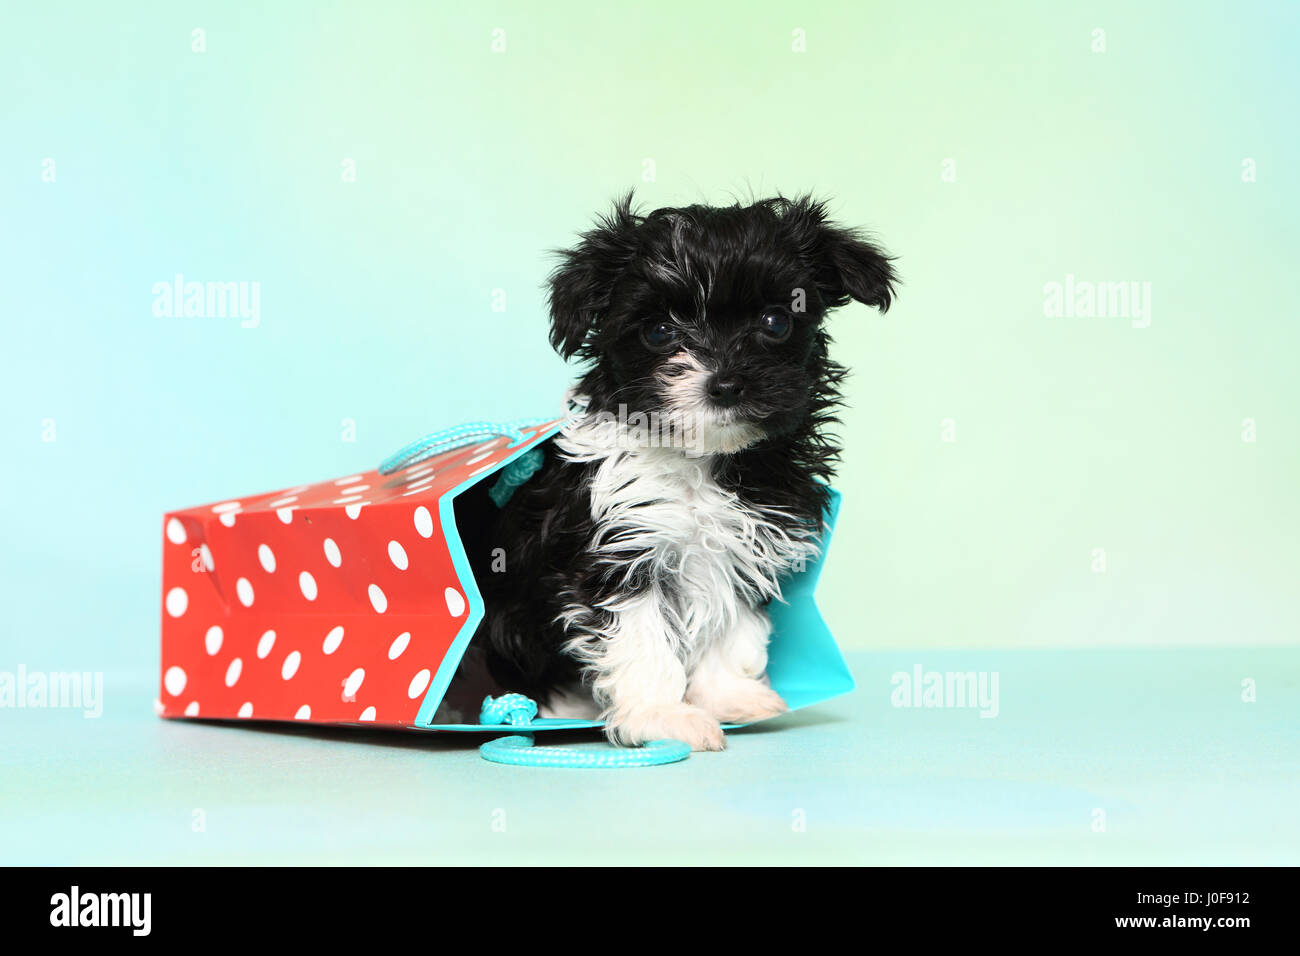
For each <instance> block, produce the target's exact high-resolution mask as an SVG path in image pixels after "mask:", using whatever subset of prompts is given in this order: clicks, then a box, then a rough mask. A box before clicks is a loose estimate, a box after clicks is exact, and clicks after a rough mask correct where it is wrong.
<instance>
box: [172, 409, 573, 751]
mask: <svg viewBox="0 0 1300 956" xmlns="http://www.w3.org/2000/svg"><path fill="white" fill-rule="evenodd" d="M552 433H553V431H550V430H547V429H542V430H540V431H539V432H538V433H537V434H530V437H529V438H528V439H527V441H526V443H525V444H531V443H534V442H541V441H545V440H546V438H548V437H549V436H550V434H552ZM507 444H508V443H507V442H505V441H504V440H502V441H487V442H481V443H479V444H477V445H475V446H473V447H466V448H460V449H456V450H453V451H451V452H447V453H445V454H443V455H439V456H437V457H434V458H432V459H430V460H429V461H427V462H423V463H421V464H419V465H418V466H416V467H413V468H410V469H407V470H406V471H405V472H398V473H396V474H394V475H379V474H377V473H375V472H359V473H357V474H353V475H350V476H348V477H347V478H340V479H337V480H326V481H324V482H319V483H316V484H310V485H300V486H296V487H292V488H284V489H282V490H279V491H275V492H270V493H267V494H263V495H254V496H245V497H242V498H239V499H229V500H226V501H221V502H218V503H216V504H208V505H202V506H199V507H196V508H190V509H184V510H181V511H177V512H174V513H171V514H167V515H165V516H164V517H163V529H162V530H163V588H162V597H163V601H162V603H163V613H162V621H163V654H162V668H161V671H160V673H161V685H162V686H161V689H160V690H159V692H158V703H157V706H158V708H159V710H160V713H161V714H162V716H164V717H191V718H195V717H198V716H199V715H200V714H202V715H203V718H205V719H218V720H220V719H231V718H235V717H237V718H241V719H255V720H279V721H288V720H306V721H312V722H324V723H338V724H352V725H355V724H357V723H365V724H374V725H377V726H387V727H410V726H412V725H414V724H415V722H416V718H417V715H418V714H419V713H420V708H421V706H422V705H424V704H426V703H427V704H429V706H433V704H436V701H429V700H426V698H427V697H428V694H429V689H430V688H431V687H433V686H434V684H435V682H437V683H438V685H439V686H442V685H443V683H444V682H445V673H446V672H445V669H444V665H445V666H446V667H449V668H452V669H454V666H455V663H456V662H455V661H454V660H451V659H450V658H448V657H447V654H448V651H449V649H450V648H451V646H452V645H453V643H454V642H456V640H457V637H458V636H460V635H461V632H462V630H463V629H464V628H465V627H466V626H467V625H468V623H469V620H470V614H469V604H470V597H471V596H472V595H473V594H474V593H475V592H474V591H472V590H471V589H472V588H473V582H472V580H470V579H468V578H467V577H462V576H461V574H460V573H459V572H458V571H457V568H456V559H455V558H453V555H452V551H453V549H452V547H451V546H450V542H449V540H448V539H449V536H451V537H452V540H454V535H455V529H454V528H447V527H444V526H443V522H442V515H443V514H444V513H449V510H448V501H449V500H450V499H449V498H448V497H447V496H448V495H449V493H451V492H453V491H456V490H458V489H460V488H461V486H467V485H468V484H470V483H474V482H477V481H484V480H486V481H488V482H491V480H492V478H491V475H492V474H493V473H494V472H495V471H496V470H497V469H498V468H500V467H501V466H502V465H503V464H504V462H505V461H506V459H507V458H510V457H512V456H513V455H514V454H516V452H519V451H520V450H521V448H519V447H517V448H513V449H507ZM474 472H479V474H478V475H477V476H475V475H474V474H473V473H474ZM155 527H156V526H155ZM456 550H457V552H459V549H458V548H457V549H456Z"/></svg>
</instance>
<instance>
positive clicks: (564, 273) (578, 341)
mask: <svg viewBox="0 0 1300 956" xmlns="http://www.w3.org/2000/svg"><path fill="white" fill-rule="evenodd" d="M639 222H640V217H639V216H637V215H636V214H635V213H634V212H633V211H632V193H631V192H630V191H629V192H628V193H627V195H626V196H623V197H621V198H620V199H618V200H617V201H616V202H615V203H614V209H613V211H612V212H611V213H610V214H609V215H607V216H601V217H600V218H599V219H598V220H597V222H596V227H595V228H594V229H591V230H589V231H587V232H584V233H583V234H582V239H581V241H580V242H579V243H578V245H577V246H575V247H574V248H572V249H561V250H558V254H559V256H560V265H559V266H558V267H557V268H556V269H555V271H554V272H552V273H551V294H550V300H551V346H552V347H553V348H554V349H555V351H557V352H559V353H560V354H561V355H562V356H564V357H565V358H566V359H568V358H572V357H573V356H574V355H575V354H577V353H578V352H579V351H580V350H581V349H582V346H583V343H585V342H586V341H587V336H588V335H589V334H590V333H591V332H592V331H593V330H594V329H595V327H596V323H597V321H598V320H599V319H600V316H601V314H602V313H603V312H604V311H605V310H606V309H607V308H608V307H609V303H610V297H611V295H612V293H613V291H614V285H615V283H617V282H618V280H619V277H620V276H622V274H623V271H624V270H625V269H626V268H627V266H628V264H629V263H630V262H631V261H632V257H633V256H634V255H635V254H636V228H637V225H638V224H639Z"/></svg>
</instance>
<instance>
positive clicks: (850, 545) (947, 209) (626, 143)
mask: <svg viewBox="0 0 1300 956" xmlns="http://www.w3.org/2000/svg"><path fill="white" fill-rule="evenodd" d="M1141 6H1142V9H1140V10H1135V9H1133V7H1134V5H1133V4H1129V3H1118V2H1117V3H1089V4H1070V5H1067V4H1055V3H1027V2H1026V3H1015V4H1010V3H992V4H970V5H968V4H959V3H956V2H951V3H933V4H927V3H898V4H876V3H865V2H843V3H814V4H809V3H802V2H800V3H794V2H789V3H777V2H746V3H710V4H700V3H691V2H660V3H654V4H636V5H634V4H630V3H617V4H615V3H606V4H595V3H592V4H582V5H575V4H568V3H545V4H543V3H531V2H529V3H526V2H516V3H507V4H503V3H472V4H471V3H462V4H448V3H438V4H433V3H417V2H411V3H406V4H401V3H353V4H341V3H333V4H325V3H307V2H299V3H285V2H278V3H275V4H251V3H250V4H229V3H216V2H213V3H180V2H165V3H164V2H155V3H133V4H130V5H128V6H127V7H119V8H116V9H109V8H108V7H106V6H105V5H102V4H95V3H89V2H79V3H58V2H49V3H41V4H25V5H16V4H9V5H7V6H6V8H5V10H4V12H3V13H2V14H0V318H2V319H3V323H4V327H3V344H2V345H0V354H2V355H3V374H0V443H2V445H0V447H3V448H4V449H5V453H4V456H3V467H0V500H2V501H3V502H4V508H3V509H2V510H0V602H2V603H0V608H2V609H3V613H0V671H12V670H14V669H15V668H17V667H19V666H25V667H26V668H27V670H28V671H29V672H30V671H103V672H104V677H105V687H106V691H105V694H106V698H107V700H106V703H105V709H104V719H103V720H99V721H94V720H91V721H86V720H83V719H82V717H81V715H80V714H79V713H76V712H73V711H44V712H37V711H22V712H15V713H8V714H4V715H2V716H3V719H4V725H3V729H2V732H0V784H2V785H0V811H3V812H0V844H3V845H4V846H5V847H6V848H7V849H6V850H5V851H4V853H3V854H0V855H2V856H3V857H4V858H5V859H6V860H7V861H11V862H12V861H25V862H84V861H88V860H89V861H97V862H113V863H117V862H141V861H143V862H159V861H161V862H176V861H195V860H204V861H207V862H246V861H251V860H257V861H274V862H290V861H298V862H303V861H308V862H321V861H326V860H338V859H351V860H365V861H383V860H387V861H399V862H410V861H413V860H422V861H429V860H461V861H471V862H484V861H499V860H504V859H513V860H518V859H527V860H534V861H550V862H554V861H586V862H590V861H593V860H603V861H614V862H631V861H657V862H664V861H670V862H671V861H675V860H680V859H691V858H695V859H703V860H710V861H716V860H718V859H729V860H736V859H743V860H766V861H772V860H787V859H790V858H798V859H801V860H835V861H840V862H843V861H846V860H847V861H851V862H861V861H866V860H873V861H882V860H883V861H891V862H925V861H929V862H972V861H980V862H990V861H999V860H1000V861H1012V862H1048V863H1057V862H1062V861H1074V862H1145V863H1151V862H1156V863H1169V862H1192V863H1206V862H1261V861H1263V862H1291V863H1294V862H1295V860H1296V859H1297V853H1300V850H1298V849H1297V848H1298V847H1300V835H1298V833H1297V830H1296V826H1295V821H1294V808H1295V794H1296V792H1297V786H1300V778H1298V777H1297V775H1296V774H1297V772H1296V770H1295V768H1296V767H1297V766H1300V764H1298V763H1297V756H1296V748H1297V746H1298V745H1300V738H1297V736H1296V731H1295V727H1296V714H1297V711H1298V709H1300V706H1298V704H1297V701H1300V664H1298V658H1300V654H1297V651H1296V645H1297V643H1300V560H1298V556H1297V549H1298V548H1300V504H1298V503H1297V502H1298V496H1297V489H1300V452H1298V450H1297V449H1298V448H1300V376H1297V372H1296V365H1297V352H1298V348H1297V347H1298V346H1300V286H1298V284H1297V281H1296V262H1297V260H1300V233H1298V231H1297V228H1296V222H1297V213H1298V212H1300V177H1298V176H1297V168H1298V166H1297V164H1298V162H1300V124H1297V123H1296V121H1295V120H1296V88H1297V79H1298V69H1297V66H1296V60H1295V57H1296V50H1297V49H1298V48H1300V6H1298V5H1296V4H1294V3H1285V2H1276V3H1250V2H1247V3H1236V4H1231V5H1228V4H1222V5H1219V4H1197V3H1147V4H1142V5H1141ZM196 31H199V32H196ZM632 186H635V187H636V189H637V193H638V197H639V199H640V201H641V202H642V203H644V204H645V205H646V206H647V207H653V206H657V205H665V204H672V205H677V204H682V203H689V202H699V201H704V202H729V201H732V200H733V199H735V198H737V197H739V198H747V197H749V196H751V195H753V196H766V195H770V194H772V193H774V192H777V191H780V192H783V193H785V194H794V193H798V192H802V191H807V190H811V191H813V192H815V193H816V194H817V195H819V196H823V197H826V198H828V199H829V200H830V201H831V204H832V208H833V210H834V212H835V214H836V215H837V216H838V217H839V218H840V220H841V221H842V222H844V223H846V224H849V225H855V226H864V227H867V228H869V229H871V230H873V231H874V232H875V233H876V234H877V235H878V236H879V237H880V238H881V239H882V241H883V242H884V243H885V244H886V245H887V246H888V247H889V248H890V249H891V250H892V251H893V252H894V253H895V254H897V255H898V256H899V266H900V269H901V271H902V274H903V277H904V282H905V284H904V287H903V289H902V291H901V295H900V296H899V299H898V302H897V305H896V307H895V308H894V309H893V310H892V311H891V312H890V313H889V314H888V315H887V316H883V317H882V316H879V315H877V314H876V313H874V312H872V311H871V310H868V309H866V308H864V307H861V306H858V305H854V306H851V307H849V308H846V309H844V310H842V311H841V312H840V313H838V314H837V315H835V316H834V318H833V320H832V330H833V334H834V336H835V339H836V340H837V356H838V358H839V359H840V360H842V361H844V362H845V363H846V364H848V365H850V366H852V368H853V370H854V375H853V378H852V380H851V382H850V384H849V387H848V400H849V407H848V409H847V410H846V412H845V416H844V424H843V429H842V434H843V437H844V439H845V444H846V454H845V459H844V463H843V467H842V469H841V473H840V478H839V481H838V486H839V487H840V488H841V489H842V490H843V491H844V493H845V499H844V509H843V512H842V515H841V519H840V525H839V528H838V532H837V534H836V539H835V545H834V547H833V549H832V552H831V555H830V560H829V564H828V566H827V569H826V573H825V575H824V576H823V579H822V584H821V588H820V592H819V593H820V599H821V603H822V606H823V608H824V610H825V613H826V616H827V618H828V619H829V621H830V623H831V626H832V629H833V630H834V631H835V633H836V634H837V636H838V638H839V640H840V641H841V643H842V644H843V645H844V646H845V648H846V649H847V650H848V651H850V652H851V655H852V656H851V660H852V661H853V662H854V666H855V669H856V670H857V672H858V675H859V678H860V681H861V683H862V687H863V691H862V692H860V693H858V694H856V695H853V696H852V697H850V698H846V699H844V700H841V701H839V702H836V703H834V704H832V705H828V706H827V707H825V708H818V709H817V712H815V713H813V712H806V713H803V714H799V715H795V716H794V717H792V718H789V719H787V720H785V721H783V722H778V724H777V725H774V726H773V727H771V728H755V729H754V730H753V732H746V733H742V734H738V735H736V736H735V739H734V741H733V746H732V748H731V749H730V750H729V751H728V753H727V754H725V755H711V756H707V757H706V756H697V757H694V758H692V759H691V760H690V761H687V762H686V763H685V764H682V765H679V766H677V767H675V768H664V769H662V770H656V771H653V772H647V773H648V777H642V776H639V775H638V774H633V775H632V776H631V777H630V778H628V777H626V776H623V775H617V774H616V775H613V776H610V777H603V776H602V777H600V778H599V779H593V778H588V777H582V778H581V779H578V778H574V777H564V776H563V775H560V777H554V776H552V777H548V778H546V779H547V781H548V785H547V786H538V785H537V781H538V779H539V778H537V777H535V776H531V777H530V776H528V775H527V774H526V773H525V774H523V775H522V776H520V775H517V774H516V775H512V774H509V773H505V774H504V775H502V773H503V772H501V771H500V769H499V768H492V767H490V766H488V765H486V764H484V763H483V762H482V761H480V760H479V759H478V758H477V755H476V754H475V753H474V751H473V750H472V749H469V748H467V747H465V746H463V745H462V744H461V743H459V742H455V741H450V742H449V741H448V740H447V739H446V738H437V739H430V738H428V737H423V736H420V735H415V736H416V737H418V738H419V739H412V737H411V736H409V735H408V736H407V737H403V738H402V739H401V740H400V741H396V740H392V739H390V738H392V737H393V735H387V736H386V737H383V735H374V734H372V735H369V736H366V735H358V736H355V737H354V738H352V739H353V740H354V741H355V743H356V744H357V745H356V746H351V747H348V746H346V745H345V744H344V743H343V740H342V739H341V737H344V736H346V735H343V734H335V735H332V736H331V735H329V734H328V733H326V732H319V733H314V732H299V733H297V734H295V733H294V732H292V731H281V732H278V733H272V732H269V731H265V730H264V731H263V732H262V733H254V732H252V731H250V730H247V729H242V730H241V729H234V728H229V727H221V726H212V725H192V724H191V725H177V724H171V723H164V722H161V721H157V720H155V719H154V718H153V716H152V714H151V713H150V710H149V701H150V698H151V697H152V696H153V694H154V692H155V689H156V687H157V682H156V666H157V664H156V661H157V647H158V631H159V625H158V617H159V603H160V602H159V557H160V550H161V531H162V522H161V516H162V514H163V512H164V511H165V510H167V509H169V508H174V507H180V506H186V505H192V504H196V503H200V502H204V501H213V500H220V499H225V498H230V497H235V496H239V495H241V494H247V493H251V492H258V491H264V490H270V489H273V488H278V487H285V486H289V485H294V484H299V483H303V482H306V481H310V480H319V479H324V478H327V477H334V476H338V475H345V474H350V473H353V472H356V471H357V470H360V469H362V468H365V467H370V466H373V465H375V464H376V463H377V462H378V461H379V460H380V459H381V458H382V457H384V456H385V455H387V454H388V453H389V452H391V451H393V450H394V449H395V448H397V447H398V446H400V445H402V444H403V443H405V442H406V441H408V440H410V439H412V438H415V437H417V436H419V435H422V434H424V433H426V432H429V431H432V430H435V429H438V428H442V427H444V426H447V425H452V424H456V423H460V422H463V421H467V420H477V419H491V418H498V419H507V418H515V417H519V416H532V415H545V414H550V413H554V412H555V411H557V410H558V409H559V407H560V398H561V394H562V392H563V390H564V388H565V386H566V385H567V383H568V382H569V380H570V378H571V376H572V370H570V369H566V368H565V366H564V365H563V363H561V362H560V360H559V359H558V358H556V357H555V356H554V355H553V354H552V353H551V352H550V351H549V349H548V347H547V344H546V323H545V316H544V294H543V281H544V279H545V276H546V274H547V273H548V271H549V269H550V267H551V264H552V259H551V258H550V257H549V256H548V255H547V253H546V251H547V250H548V249H553V248H555V247H557V246H561V245H563V244H566V243H568V242H570V241H572V239H573V237H574V236H575V234H576V233H577V232H578V231H579V230H581V229H583V228H584V227H585V226H586V225H587V224H588V223H589V222H590V220H591V217H592V215H593V214H594V213H595V212H596V211H598V210H601V209H603V208H606V207H607V205H608V203H609V201H610V199H611V198H612V197H613V196H614V195H615V194H617V193H619V192H621V191H623V190H625V189H627V188H629V187H632ZM177 274H180V275H183V276H184V277H185V279H186V280H187V281H199V282H243V283H254V282H256V283H258V284H259V289H260V315H259V322H258V323H257V325H256V327H254V328H244V327H241V323H240V321H239V320H238V319H236V318H229V317H227V318H219V317H207V318H197V317H191V318H185V317H183V315H182V316H169V315H159V314H156V312H157V310H156V309H155V304H156V303H155V294H154V291H153V290H154V286H155V284H157V283H168V282H171V281H173V279H174V277H175V276H176V275H177ZM1068 277H1073V278H1072V279H1070V278H1068ZM1067 281H1070V282H1074V283H1080V282H1088V283H1119V282H1124V283H1130V282H1131V283H1137V284H1138V285H1137V288H1138V289H1149V293H1150V297H1149V300H1147V299H1146V297H1145V296H1144V302H1143V304H1144V305H1146V306H1149V309H1144V310H1143V313H1142V314H1141V315H1140V316H1132V315H1119V316H1105V317H1088V316H1084V315H1070V316H1061V315H1052V314H1049V313H1051V312H1052V311H1053V310H1052V308H1051V304H1052V303H1051V301H1050V300H1051V293H1050V290H1051V284H1052V283H1060V284H1062V285H1064V284H1065V283H1066V282H1067ZM1097 648H1101V649H1102V650H1100V651H1094V650H1093V649H1097ZM1142 648H1153V649H1154V650H1142ZM1030 649H1052V653H1040V652H1038V651H1036V650H1030ZM1080 649H1082V650H1080ZM921 665H924V666H926V667H929V668H934V667H938V668H940V669H941V670H942V669H944V668H953V667H955V668H957V669H967V668H976V669H979V670H980V671H981V672H986V671H995V672H996V671H1001V673H1002V674H1003V679H1004V687H1005V688H1006V689H1007V691H1008V693H1007V694H1006V695H1005V696H1006V700H1005V701H1004V707H1003V713H1004V714H1005V716H1004V717H1002V718H1001V719H999V720H994V721H982V720H981V719H980V718H979V717H978V716H976V715H975V714H972V713H969V712H953V713H947V712H945V711H912V710H900V709H896V708H893V707H891V706H890V703H889V701H890V697H889V694H890V684H889V681H890V674H891V673H893V672H894V671H895V670H904V671H910V670H911V668H913V667H914V666H921ZM1244 678H1251V679H1252V680H1259V681H1260V695H1259V704H1258V706H1244V705H1243V702H1247V698H1246V697H1245V696H1244V694H1243V690H1242V686H1239V685H1241V684H1242V682H1243V679H1244ZM1253 686H1254V685H1253V683H1252V684H1251V687H1252V688H1253ZM1253 699H1254V698H1253V696H1251V697H1250V698H1249V700H1253ZM381 737H383V739H380V738H381ZM92 798H93V801H94V803H93V806H92V805H91V803H90V801H91V800H92ZM431 801H432V802H431ZM505 806H509V807H511V808H512V810H511V812H512V813H514V814H515V815H514V816H513V817H512V820H514V821H516V822H515V823H514V824H512V826H513V827H514V829H512V831H511V832H512V833H513V834H515V835H516V836H515V838H514V839H512V840H511V842H510V843H504V842H501V840H500V838H499V834H496V833H494V832H492V830H491V829H490V827H489V821H490V819H491V818H490V816H489V813H495V811H494V810H493V808H494V807H505ZM624 807H640V808H641V809H640V810H638V811H637V813H635V814H632V815H629V814H628V813H625V812H624V811H623V809H622V808H624ZM791 807H796V808H807V809H808V814H809V820H810V821H811V822H810V829H809V830H808V833H807V835H806V837H805V838H800V837H794V838H791V836H790V831H791V823H790V820H791V814H792V812H794V813H795V814H796V816H797V815H798V813H801V812H802V811H801V810H795V811H792V810H791ZM192 808H193V809H192ZM199 808H203V810H204V811H207V812H210V813H211V816H212V826H211V832H210V834H209V835H208V836H206V837H205V836H202V835H199V834H197V833H195V832H192V830H193V829H194V828H192V826H191V816H192V814H197V813H199V812H200V809H199ZM1101 810H1105V811H1106V813H1108V814H1109V819H1110V821H1111V822H1110V827H1109V831H1108V832H1110V833H1111V837H1109V838H1107V839H1098V830H1097V822H1098V817H1097V814H1098V812H1100V811H1101ZM6 821H7V822H6ZM588 831H590V833H588ZM584 834H585V835H584ZM591 834H594V836H593V835H591ZM665 834H675V837H674V838H673V839H668V840H665V839H664V835H665ZM801 839H802V840H803V842H798V841H799V840H801ZM692 854H696V856H694V857H692Z"/></svg>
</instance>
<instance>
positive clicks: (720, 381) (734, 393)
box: [709, 375, 745, 408]
mask: <svg viewBox="0 0 1300 956" xmlns="http://www.w3.org/2000/svg"><path fill="white" fill-rule="evenodd" d="M744 393H745V382H744V380H743V379H741V378H740V377H738V376H736V375H715V376H713V378H712V379H710V380H709V398H711V399H713V403H714V404H715V405H721V406H722V407H723V408H729V407H730V406H732V405H735V404H736V403H737V402H739V401H740V399H741V396H743V395H744Z"/></svg>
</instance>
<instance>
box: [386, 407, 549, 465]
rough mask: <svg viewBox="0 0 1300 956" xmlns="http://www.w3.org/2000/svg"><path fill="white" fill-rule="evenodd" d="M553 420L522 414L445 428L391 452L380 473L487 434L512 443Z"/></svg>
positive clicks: (463, 445)
mask: <svg viewBox="0 0 1300 956" xmlns="http://www.w3.org/2000/svg"><path fill="white" fill-rule="evenodd" d="M550 420H551V419H549V418H521V419H518V420H516V421H513V422H469V423H468V424H465V425H456V426H454V427H452V428H444V429H443V430H442V431H437V432H434V433H433V434H431V435H425V436H424V437H423V438H420V439H417V440H416V441H413V442H411V443H410V444H409V445H405V446H403V447H402V448H400V449H398V450H397V451H396V452H395V453H393V454H392V455H389V456H388V457H387V458H385V459H384V460H383V461H382V462H380V463H379V473H380V474H381V475H391V474H392V473H393V472H395V471H401V470H402V469H403V468H410V467H411V466H412V465H418V464H419V463H420V462H422V461H427V460H428V459H430V458H432V457H434V456H435V455H441V454H443V453H444V452H449V451H455V450H456V449H457V448H464V447H465V446H466V445H473V444H475V443H477V442H480V441H482V440H483V439H484V438H494V437H504V438H509V439H510V444H511V445H518V444H519V443H520V442H522V441H524V440H525V439H526V438H527V437H528V436H527V435H525V434H524V432H523V429H525V428H533V427H535V426H537V425H543V424H545V423H546V422H548V421H550Z"/></svg>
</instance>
